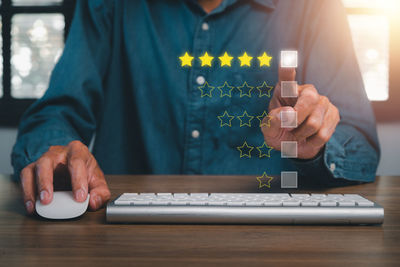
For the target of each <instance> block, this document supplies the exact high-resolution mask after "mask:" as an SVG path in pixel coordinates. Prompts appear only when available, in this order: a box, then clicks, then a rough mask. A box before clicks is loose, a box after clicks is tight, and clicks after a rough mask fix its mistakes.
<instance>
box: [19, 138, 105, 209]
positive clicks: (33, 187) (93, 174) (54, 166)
mask: <svg viewBox="0 0 400 267" xmlns="http://www.w3.org/2000/svg"><path fill="white" fill-rule="evenodd" d="M55 172H61V173H60V175H61V176H64V177H70V179H71V186H72V191H73V194H74V198H75V200H76V201H78V202H83V201H85V200H86V198H87V194H88V193H90V200H89V206H90V208H91V209H92V210H97V209H99V208H100V207H101V206H103V205H104V204H105V203H106V202H107V201H108V200H109V199H110V196H111V194H110V191H109V189H108V186H107V183H106V180H105V179H104V174H103V172H102V170H101V169H100V167H99V165H98V164H97V161H96V159H95V158H94V156H93V155H92V154H91V153H90V151H89V149H88V148H87V146H86V145H84V144H83V143H81V142H80V141H72V142H71V143H69V144H68V145H67V146H52V147H50V148H49V150H48V151H47V152H46V153H44V154H43V155H42V156H41V157H40V158H39V159H38V160H37V161H36V162H33V163H31V164H29V165H28V166H26V167H25V168H24V169H23V170H22V171H21V175H20V176H21V186H22V190H23V196H24V203H25V207H26V210H27V212H28V213H30V214H31V213H33V212H34V210H35V201H36V197H37V196H39V198H40V201H41V203H42V204H49V203H50V202H51V200H52V198H53V190H54V183H55V182H56V181H54V176H55V174H54V173H55Z"/></svg>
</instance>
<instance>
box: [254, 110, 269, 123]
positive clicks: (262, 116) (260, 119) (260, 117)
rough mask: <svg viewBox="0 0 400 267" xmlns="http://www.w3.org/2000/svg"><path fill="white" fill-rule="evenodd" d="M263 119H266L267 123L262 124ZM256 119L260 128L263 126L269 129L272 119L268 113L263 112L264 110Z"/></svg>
mask: <svg viewBox="0 0 400 267" xmlns="http://www.w3.org/2000/svg"><path fill="white" fill-rule="evenodd" d="M265 117H268V121H267V123H265V122H263V119H264V118H265ZM257 119H258V120H259V121H260V127H264V126H268V127H270V126H271V119H272V117H271V116H269V115H268V113H267V112H266V111H265V110H264V112H263V113H262V114H261V115H260V116H257Z"/></svg>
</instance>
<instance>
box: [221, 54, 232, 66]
mask: <svg viewBox="0 0 400 267" xmlns="http://www.w3.org/2000/svg"><path fill="white" fill-rule="evenodd" d="M218 58H219V60H220V61H221V67H223V66H228V67H230V66H231V61H232V59H233V57H231V56H230V55H228V53H227V52H225V54H224V55H223V56H220V57H218Z"/></svg>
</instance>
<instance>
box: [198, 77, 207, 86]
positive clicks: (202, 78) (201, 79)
mask: <svg viewBox="0 0 400 267" xmlns="http://www.w3.org/2000/svg"><path fill="white" fill-rule="evenodd" d="M196 82H197V84H199V85H203V84H204V83H205V82H206V79H204V77H203V76H198V77H197V78H196Z"/></svg>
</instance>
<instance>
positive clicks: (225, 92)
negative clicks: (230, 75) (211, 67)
mask: <svg viewBox="0 0 400 267" xmlns="http://www.w3.org/2000/svg"><path fill="white" fill-rule="evenodd" d="M217 88H218V89H219V90H220V91H221V97H224V96H227V97H232V90H233V89H234V88H235V87H234V86H229V84H228V82H225V83H224V85H223V86H218V87H217Z"/></svg>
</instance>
